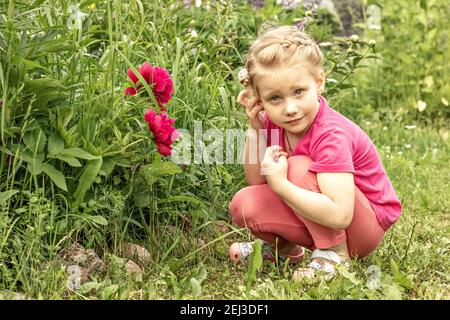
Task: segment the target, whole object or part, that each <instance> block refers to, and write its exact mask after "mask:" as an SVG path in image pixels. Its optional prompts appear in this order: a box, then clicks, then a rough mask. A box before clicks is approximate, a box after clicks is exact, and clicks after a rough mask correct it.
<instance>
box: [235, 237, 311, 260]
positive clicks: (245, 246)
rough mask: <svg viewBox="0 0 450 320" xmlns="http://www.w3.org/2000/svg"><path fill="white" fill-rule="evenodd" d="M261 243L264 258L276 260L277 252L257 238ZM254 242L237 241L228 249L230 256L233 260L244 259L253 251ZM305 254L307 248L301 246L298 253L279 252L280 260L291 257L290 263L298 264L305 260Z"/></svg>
mask: <svg viewBox="0 0 450 320" xmlns="http://www.w3.org/2000/svg"><path fill="white" fill-rule="evenodd" d="M256 241H259V242H260V243H261V247H262V255H263V258H264V259H266V260H269V261H272V262H276V260H277V259H276V256H277V252H275V249H274V248H272V246H270V245H269V244H268V243H267V242H265V241H262V240H256ZM253 243H254V242H235V243H233V244H232V245H231V246H230V248H229V249H228V256H229V257H230V259H231V260H233V261H240V260H241V261H242V260H245V259H246V258H247V257H248V256H250V255H251V254H252V252H253ZM304 255H305V249H304V248H303V247H301V246H299V252H298V254H296V255H283V254H280V253H278V260H279V261H286V260H287V259H289V263H292V264H296V263H299V262H300V261H302V260H303V258H304Z"/></svg>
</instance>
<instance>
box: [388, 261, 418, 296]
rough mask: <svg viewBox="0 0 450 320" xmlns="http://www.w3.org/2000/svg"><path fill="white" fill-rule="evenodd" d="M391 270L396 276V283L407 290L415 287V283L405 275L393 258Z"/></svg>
mask: <svg viewBox="0 0 450 320" xmlns="http://www.w3.org/2000/svg"><path fill="white" fill-rule="evenodd" d="M391 270H392V274H393V275H394V281H395V282H396V283H398V284H399V285H401V286H402V287H404V288H406V289H412V288H413V287H414V284H413V282H412V281H411V279H409V278H408V277H407V276H406V275H404V274H403V273H402V272H401V271H400V270H399V268H398V265H397V263H396V262H395V261H394V259H392V258H391Z"/></svg>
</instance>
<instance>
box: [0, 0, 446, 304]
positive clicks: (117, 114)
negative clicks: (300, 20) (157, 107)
mask: <svg viewBox="0 0 450 320" xmlns="http://www.w3.org/2000/svg"><path fill="white" fill-rule="evenodd" d="M71 4H74V3H72V2H70V1H67V0H61V1H44V2H42V3H40V4H39V5H37V6H33V5H31V2H30V1H22V2H19V1H9V2H8V3H6V4H5V3H3V4H1V8H2V10H1V12H4V14H2V15H1V16H0V50H1V51H0V52H1V55H0V84H1V86H0V99H1V101H2V106H1V109H0V116H1V117H0V137H1V140H0V141H1V143H0V298H2V297H3V298H8V297H10V296H11V295H13V294H14V293H15V292H18V293H22V294H24V295H25V296H27V297H31V298H35V299H41V298H43V299H61V298H63V299H188V298H193V299H232V298H235V299H380V298H384V299H399V298H402V299H449V298H450V296H449V285H448V284H449V279H448V277H449V275H448V270H449V262H448V261H449V260H450V259H449V231H450V230H449V216H450V215H449V204H450V200H449V197H448V194H449V191H450V190H449V185H448V181H449V178H450V169H449V163H450V152H449V142H448V135H449V130H450V128H449V127H448V121H447V122H446V119H447V118H445V115H446V114H448V112H447V113H446V112H444V111H442V112H440V113H439V112H437V111H436V112H434V113H427V112H428V110H438V108H442V107H443V106H441V105H437V104H436V105H433V106H431V103H430V106H429V107H428V108H427V110H426V111H425V112H423V113H420V114H419V115H417V114H418V112H417V111H416V106H415V102H416V100H417V99H418V98H417V99H416V96H415V94H412V95H411V96H414V97H411V100H412V102H411V100H410V99H408V100H407V101H405V100H403V97H404V96H405V94H407V92H406V91H407V89H404V90H403V91H402V95H401V99H397V100H396V96H395V92H393V91H392V90H386V86H387V84H386V81H385V78H384V77H385V76H386V74H387V75H388V76H390V77H392V78H395V74H394V73H392V74H389V72H390V71H389V68H387V69H386V68H385V69H383V70H382V71H383V72H384V73H380V74H379V73H378V71H380V70H381V69H377V70H378V71H377V72H375V71H374V70H375V69H374V68H375V66H374V65H373V64H371V65H369V66H370V68H368V69H364V70H361V71H360V72H359V73H358V74H357V75H353V79H354V83H353V84H355V85H356V87H357V89H358V92H359V96H355V95H354V94H352V93H351V92H349V91H348V90H347V91H343V92H340V93H338V94H335V95H333V96H331V97H329V98H330V101H332V102H334V101H336V102H338V104H336V105H334V104H333V105H334V106H335V107H336V109H338V110H339V111H340V112H342V113H343V114H344V115H346V116H348V117H349V118H351V119H352V120H354V121H355V122H356V123H358V124H359V125H360V126H361V127H362V128H363V129H364V130H365V131H366V132H367V133H368V134H369V136H370V137H371V138H372V140H373V141H374V142H375V144H376V145H377V147H378V150H379V153H380V155H381V157H382V159H383V163H384V165H385V168H386V171H387V173H388V175H389V177H390V178H391V181H392V183H393V185H394V187H395V189H396V191H397V194H398V195H399V196H400V199H401V201H402V203H403V205H404V213H403V215H402V217H401V219H400V220H399V222H398V223H397V224H395V226H394V227H393V228H392V229H390V230H389V232H388V233H387V235H386V237H385V239H384V241H383V243H382V245H381V246H380V247H379V249H378V250H377V251H376V252H375V253H373V254H372V255H370V256H369V257H367V258H365V259H363V260H360V261H354V262H353V263H352V266H351V269H350V270H349V272H345V271H344V270H342V271H341V274H340V276H339V277H338V278H336V279H334V280H333V281H330V282H319V283H316V284H311V283H291V282H290V281H289V279H290V275H291V274H292V271H293V269H291V267H289V266H286V265H278V266H277V265H273V264H269V263H267V262H263V264H262V267H261V268H260V269H259V270H257V269H258V268H257V266H256V265H252V266H251V267H249V266H247V265H246V264H237V265H235V264H233V263H232V262H231V261H229V259H228V257H227V249H228V246H229V245H230V244H231V243H232V242H234V241H237V240H238V241H243V240H245V239H251V236H250V235H249V234H248V232H247V231H245V230H236V229H235V228H233V226H231V225H229V230H230V231H229V232H223V231H220V232H218V231H217V228H214V224H213V223H212V222H213V221H215V220H217V219H222V220H225V221H226V222H228V223H229V222H230V220H229V216H228V203H229V201H230V199H231V198H232V196H233V195H234V194H235V193H236V192H237V191H238V190H239V189H240V188H242V187H244V186H245V181H244V175H243V169H242V167H241V166H240V165H218V164H213V165H210V166H206V165H190V166H186V167H182V168H181V169H180V168H177V169H174V167H170V166H167V167H165V166H164V165H163V166H159V165H158V160H159V159H158V157H155V146H154V143H153V142H152V140H151V138H150V136H149V134H148V131H147V128H146V125H145V123H144V122H143V121H142V114H143V110H145V109H146V108H148V102H147V101H146V100H145V99H143V98H142V97H137V96H135V97H129V98H127V99H125V98H124V96H123V90H124V88H125V87H126V86H128V85H129V83H128V82H127V81H128V80H127V76H126V70H127V69H128V68H129V67H130V66H133V67H139V65H140V64H142V63H143V62H144V61H150V62H151V63H153V64H156V65H158V66H161V67H165V68H167V69H168V70H170V71H171V75H172V77H173V79H174V82H175V95H174V97H173V99H172V101H171V102H170V103H169V107H168V112H169V114H170V116H171V117H173V118H175V119H176V126H177V127H178V128H185V129H187V130H189V131H190V132H192V131H193V130H194V121H202V126H203V132H205V131H206V130H207V129H209V128H218V129H220V130H226V129H229V128H233V129H235V128H245V126H246V119H245V115H244V113H243V112H242V110H240V109H239V107H238V106H236V102H235V100H236V95H237V93H238V92H239V89H240V87H239V85H238V84H237V81H236V76H237V72H238V69H239V67H240V66H241V65H242V61H243V60H242V59H243V55H244V52H245V50H246V48H247V46H248V44H249V41H250V40H251V38H252V37H253V36H254V34H255V33H256V31H257V28H258V27H259V26H260V25H261V23H262V22H263V21H264V20H266V19H268V18H272V19H273V18H274V17H276V19H278V20H279V21H280V22H281V23H286V24H288V23H291V22H292V21H293V18H295V15H303V14H304V13H303V12H302V10H299V11H297V12H284V11H283V10H279V9H276V7H273V8H271V9H270V8H266V9H265V10H264V11H261V12H256V13H253V12H252V11H251V9H250V7H247V6H244V5H236V4H232V3H231V2H227V1H225V2H223V4H219V5H217V6H212V7H211V9H209V10H206V9H205V8H203V9H199V8H182V7H181V6H178V5H177V4H179V2H178V1H169V0H168V1H149V2H143V3H141V2H130V3H127V2H124V1H121V0H115V1H112V2H107V3H105V2H101V1H97V2H96V1H89V2H85V3H83V5H82V6H81V8H80V10H81V11H83V12H85V13H87V14H88V16H87V17H86V19H85V20H84V22H83V24H82V26H83V28H82V30H77V29H68V26H67V19H68V18H69V16H70V15H71V12H70V10H69V9H68V8H69V5H71ZM386 6H388V4H386ZM164 8H166V9H164ZM389 8H391V9H392V7H389ZM3 9H4V10H3ZM407 10H409V9H408V8H407V7H405V11H407ZM414 10H418V8H415V9H414ZM118 16H120V17H121V19H118V18H117V17H118ZM248 17H253V18H248ZM174 21H176V23H173V22H174ZM322 21H323V20H322ZM313 27H314V28H312V29H311V30H312V31H313V32H314V33H315V35H316V36H317V37H320V39H321V40H322V41H327V40H330V41H331V40H332V36H331V34H330V30H331V29H330V28H329V26H328V25H327V24H326V20H325V22H324V24H322V25H320V24H319V25H313ZM192 29H193V30H196V32H197V35H195V34H193V33H192ZM401 44H402V43H401V42H396V46H397V47H398V46H400V45H401ZM406 45H407V44H406ZM384 46H385V47H386V48H389V44H388V43H386V44H384ZM397 47H396V48H397ZM341 49H342V48H341ZM343 49H344V51H345V50H346V48H343ZM386 50H388V49H386ZM396 50H397V49H396ZM391 54H392V53H391ZM440 59H442V57H440ZM430 63H431V62H430ZM437 64H439V63H437ZM396 70H397V71H398V70H401V67H400V66H397V69H396ZM372 71H374V72H372ZM397 71H396V72H397ZM409 71H411V74H410V76H411V75H414V74H415V72H414V70H412V69H411V70H409ZM351 72H353V69H352V71H351ZM367 72H369V75H370V77H368V76H367ZM380 72H381V71H380ZM430 72H432V71H430ZM439 72H442V70H441V69H439ZM347 75H350V74H347ZM335 76H337V77H338V76H339V75H335ZM350 78H352V77H350ZM435 78H436V83H437V82H438V80H437V79H440V78H439V77H438V76H437V74H436V75H435ZM338 79H339V78H338ZM407 80H408V83H409V85H410V86H412V85H411V81H410V78H408V79H407ZM405 81H406V80H405ZM439 81H440V80H439ZM412 83H414V82H412ZM418 85H419V84H418ZM428 89H429V88H428ZM428 89H427V90H428ZM384 92H389V98H390V99H389V101H384V100H383V101H380V99H381V98H380V97H383V95H382V94H383V93H384ZM411 92H413V91H411ZM414 92H415V91H414ZM439 92H445V88H444V87H442V88H440V91H439ZM360 97H364V98H363V99H361V98H360ZM383 99H385V98H383ZM447 99H448V97H447ZM385 100H387V99H385ZM430 101H431V100H430ZM437 101H441V98H440V97H439V99H437ZM387 102H389V103H387ZM439 103H440V102H439ZM386 105H389V106H394V107H393V110H387V107H386ZM443 110H445V109H443ZM436 114H439V115H440V117H442V118H441V120H439V119H440V117H435V118H431V117H432V116H433V115H436ZM427 117H429V118H427ZM410 125H415V126H416V128H415V129H408V128H409V126H410ZM405 126H408V127H405ZM61 143H62V144H61ZM61 146H62V148H64V149H69V148H78V149H76V150H77V153H76V154H75V156H74V157H72V158H73V159H72V158H71V160H70V162H67V161H62V160H61V159H57V158H55V157H54V155H55V153H57V152H56V151H55V150H59V149H58V148H60V147H61ZM80 149H81V151H80ZM100 161H101V166H100ZM163 162H164V163H167V161H163ZM40 163H45V164H47V165H50V166H52V167H53V169H54V170H56V171H59V172H60V173H61V175H62V176H63V178H62V177H61V176H60V175H58V174H55V171H54V170H51V169H50V171H49V170H47V171H46V172H44V171H42V172H40V166H39V164H40ZM78 164H79V165H78ZM46 168H47V169H48V166H47V167H46ZM174 170H175V171H181V172H179V173H177V174H174V173H173V172H174ZM85 172H88V173H89V174H85ZM149 176H151V177H150V178H149ZM90 177H91V178H90ZM3 197H7V199H6V200H3ZM76 241H78V242H80V243H82V244H83V245H84V246H85V247H88V248H93V249H94V250H95V251H96V252H97V253H98V254H99V255H100V257H101V258H102V259H103V260H104V261H105V262H106V265H107V267H106V271H105V273H104V274H103V275H101V276H100V275H99V276H95V277H94V278H93V279H91V280H92V281H91V282H88V283H87V284H85V285H84V286H82V287H81V288H80V289H79V290H71V289H68V288H67V277H68V275H67V273H66V270H65V269H64V268H62V267H61V264H60V263H59V260H58V258H57V257H58V252H60V251H61V250H62V249H64V248H67V247H68V246H70V244H71V243H73V242H76ZM125 241H132V242H136V243H140V244H142V245H144V246H145V247H146V248H147V249H148V250H149V251H150V253H151V255H152V258H151V261H152V262H151V264H150V265H149V266H147V267H146V269H145V272H144V274H143V275H141V276H136V275H129V274H126V273H125V272H124V271H123V270H122V269H121V268H118V266H117V265H116V264H115V262H114V261H115V260H114V258H113V256H112V255H119V254H120V250H119V248H120V246H121V244H122V243H123V242H125ZM256 260H257V259H256ZM254 263H256V262H254ZM370 266H377V267H378V268H379V269H380V271H381V283H380V287H379V288H378V289H370V288H368V287H367V285H366V281H367V275H366V272H367V269H368V268H369V267H370ZM249 269H250V271H249ZM252 275H254V276H256V281H254V282H249V279H250V278H251V276H252Z"/></svg>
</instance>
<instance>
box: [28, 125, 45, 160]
mask: <svg viewBox="0 0 450 320" xmlns="http://www.w3.org/2000/svg"><path fill="white" fill-rule="evenodd" d="M23 141H24V142H25V145H26V146H27V148H28V149H29V150H30V151H31V152H33V154H35V153H40V152H42V151H44V147H45V144H46V142H47V137H46V136H45V133H44V132H43V131H42V129H41V128H40V127H38V128H36V129H34V130H33V131H30V132H27V133H25V134H24V136H23Z"/></svg>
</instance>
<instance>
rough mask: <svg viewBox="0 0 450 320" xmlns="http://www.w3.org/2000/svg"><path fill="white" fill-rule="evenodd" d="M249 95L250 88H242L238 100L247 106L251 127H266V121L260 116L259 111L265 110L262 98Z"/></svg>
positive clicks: (257, 128) (246, 110)
mask: <svg viewBox="0 0 450 320" xmlns="http://www.w3.org/2000/svg"><path fill="white" fill-rule="evenodd" d="M249 95H250V92H249V90H242V91H241V92H239V95H238V97H237V102H238V103H239V104H241V105H242V106H243V107H245V112H246V113H247V117H248V121H249V124H250V127H251V128H252V129H255V130H259V129H264V123H263V122H262V121H261V119H260V118H259V117H258V113H259V112H260V111H262V110H263V106H262V103H261V100H259V99H256V98H255V97H251V98H249Z"/></svg>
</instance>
